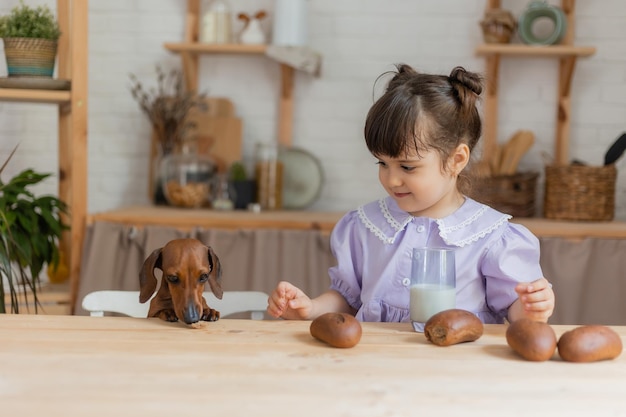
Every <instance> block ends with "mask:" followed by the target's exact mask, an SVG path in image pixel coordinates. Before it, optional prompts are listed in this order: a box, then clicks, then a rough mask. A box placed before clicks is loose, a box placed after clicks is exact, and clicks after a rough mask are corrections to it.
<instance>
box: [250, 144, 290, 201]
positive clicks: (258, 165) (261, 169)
mask: <svg viewBox="0 0 626 417" xmlns="http://www.w3.org/2000/svg"><path fill="white" fill-rule="evenodd" d="M278 149H279V146H278V144H275V143H259V144H257V148H256V161H255V178H256V182H257V202H258V203H259V204H260V205H261V208H262V209H264V210H280V209H281V208H282V206H283V164H282V162H280V161H279V159H278Z"/></svg>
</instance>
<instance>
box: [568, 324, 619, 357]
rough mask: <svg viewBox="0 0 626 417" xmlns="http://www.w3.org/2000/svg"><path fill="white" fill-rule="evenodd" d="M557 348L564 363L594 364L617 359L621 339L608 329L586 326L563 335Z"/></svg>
mask: <svg viewBox="0 0 626 417" xmlns="http://www.w3.org/2000/svg"><path fill="white" fill-rule="evenodd" d="M557 346H558V349H559V356H560V357H561V359H563V360H564V361H568V362H595V361H603V360H608V359H615V358H617V357H618V356H619V355H620V354H621V353H622V338H621V337H620V336H619V335H618V334H617V333H615V331H614V330H613V329H611V328H610V327H607V326H601V325H587V326H580V327H577V328H575V329H573V330H569V331H567V332H565V333H563V334H562V335H561V337H560V338H559V343H558V345H557Z"/></svg>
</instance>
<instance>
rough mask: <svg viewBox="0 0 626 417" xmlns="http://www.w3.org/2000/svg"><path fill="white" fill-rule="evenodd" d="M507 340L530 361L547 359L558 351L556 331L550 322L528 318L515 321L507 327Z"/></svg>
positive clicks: (512, 347)
mask: <svg viewBox="0 0 626 417" xmlns="http://www.w3.org/2000/svg"><path fill="white" fill-rule="evenodd" d="M506 342H507V343H508V344H509V346H510V347H511V349H513V350H514V351H515V353H517V354H518V355H520V356H521V357H522V358H524V359H526V360H528V361H535V362H543V361H547V360H548V359H550V358H551V357H552V355H554V352H555V351H556V333H554V329H552V327H551V326H550V325H549V324H548V323H543V322H539V321H534V320H530V319H527V318H523V319H519V320H516V321H514V322H513V323H511V324H510V325H509V327H508V328H507V329H506Z"/></svg>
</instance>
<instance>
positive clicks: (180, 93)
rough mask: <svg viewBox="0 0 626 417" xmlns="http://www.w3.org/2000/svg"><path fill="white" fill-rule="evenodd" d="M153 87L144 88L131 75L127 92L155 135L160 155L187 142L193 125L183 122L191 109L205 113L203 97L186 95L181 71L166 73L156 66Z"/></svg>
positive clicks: (171, 151)
mask: <svg viewBox="0 0 626 417" xmlns="http://www.w3.org/2000/svg"><path fill="white" fill-rule="evenodd" d="M156 72H157V88H156V89H155V88H151V89H149V90H147V89H145V88H144V86H143V84H142V83H141V82H140V81H139V80H138V78H137V77H136V76H135V75H134V74H130V79H131V81H132V86H131V90H130V91H131V93H132V95H133V98H134V99H135V100H136V101H137V103H139V107H140V108H141V110H142V111H143V112H144V113H145V114H146V115H147V116H148V119H150V123H151V124H152V126H153V128H154V130H155V132H156V134H157V140H158V144H159V146H160V148H161V152H162V153H161V154H162V155H169V154H171V153H173V152H175V151H177V150H181V149H182V147H183V145H184V144H186V143H187V141H188V140H190V137H189V134H190V132H191V130H193V129H194V128H195V123H192V122H190V121H187V120H186V119H187V116H188V114H189V112H190V111H191V109H193V108H198V109H199V110H201V111H206V109H207V105H206V101H205V100H204V98H205V97H206V94H204V93H195V92H188V91H186V90H185V88H184V86H183V79H182V73H181V71H179V70H177V69H172V70H171V71H170V72H169V73H166V72H165V71H164V70H163V68H161V66H160V65H157V66H156Z"/></svg>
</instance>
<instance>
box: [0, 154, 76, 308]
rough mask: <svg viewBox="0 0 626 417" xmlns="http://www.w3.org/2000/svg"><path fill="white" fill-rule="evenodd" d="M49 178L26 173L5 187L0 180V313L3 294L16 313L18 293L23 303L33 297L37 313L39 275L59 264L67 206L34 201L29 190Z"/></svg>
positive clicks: (49, 199)
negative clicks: (60, 242)
mask: <svg viewBox="0 0 626 417" xmlns="http://www.w3.org/2000/svg"><path fill="white" fill-rule="evenodd" d="M16 149H17V147H16V148H15V149H13V152H11V154H10V155H9V158H8V159H7V160H6V161H5V162H4V164H3V165H2V167H1V168H0V174H1V173H2V171H3V170H4V168H5V167H6V165H7V163H8V162H9V160H10V159H11V157H12V156H13V154H14V153H15V151H16ZM49 176H50V174H40V173H37V172H35V171H33V170H32V169H27V170H24V171H22V172H21V173H19V174H18V175H16V176H14V177H13V178H11V180H10V181H9V182H7V183H5V182H3V181H2V179H0V275H3V276H4V278H5V279H6V282H3V281H4V280H2V279H0V313H6V306H5V302H4V296H5V293H8V294H10V296H11V312H12V313H19V294H20V292H22V294H23V297H24V300H25V301H26V302H28V292H30V293H32V295H33V298H34V305H35V312H37V310H38V305H39V300H38V298H37V291H38V287H39V284H40V283H39V274H40V273H41V271H42V270H43V268H44V267H45V266H46V264H49V265H53V266H56V265H57V264H58V262H59V249H58V243H59V240H60V239H61V234H62V232H63V231H64V230H67V229H69V227H68V226H67V225H66V224H65V223H64V222H63V220H62V215H67V214H69V211H68V208H67V205H66V204H65V203H64V202H63V201H61V200H59V199H58V198H56V197H54V196H50V195H44V196H41V197H36V196H35V195H34V194H33V193H32V192H30V191H29V189H28V188H29V187H30V186H32V185H35V184H37V183H39V182H41V181H43V180H44V179H46V178H47V177H49ZM5 284H7V285H8V288H5ZM20 288H22V289H23V291H20Z"/></svg>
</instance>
